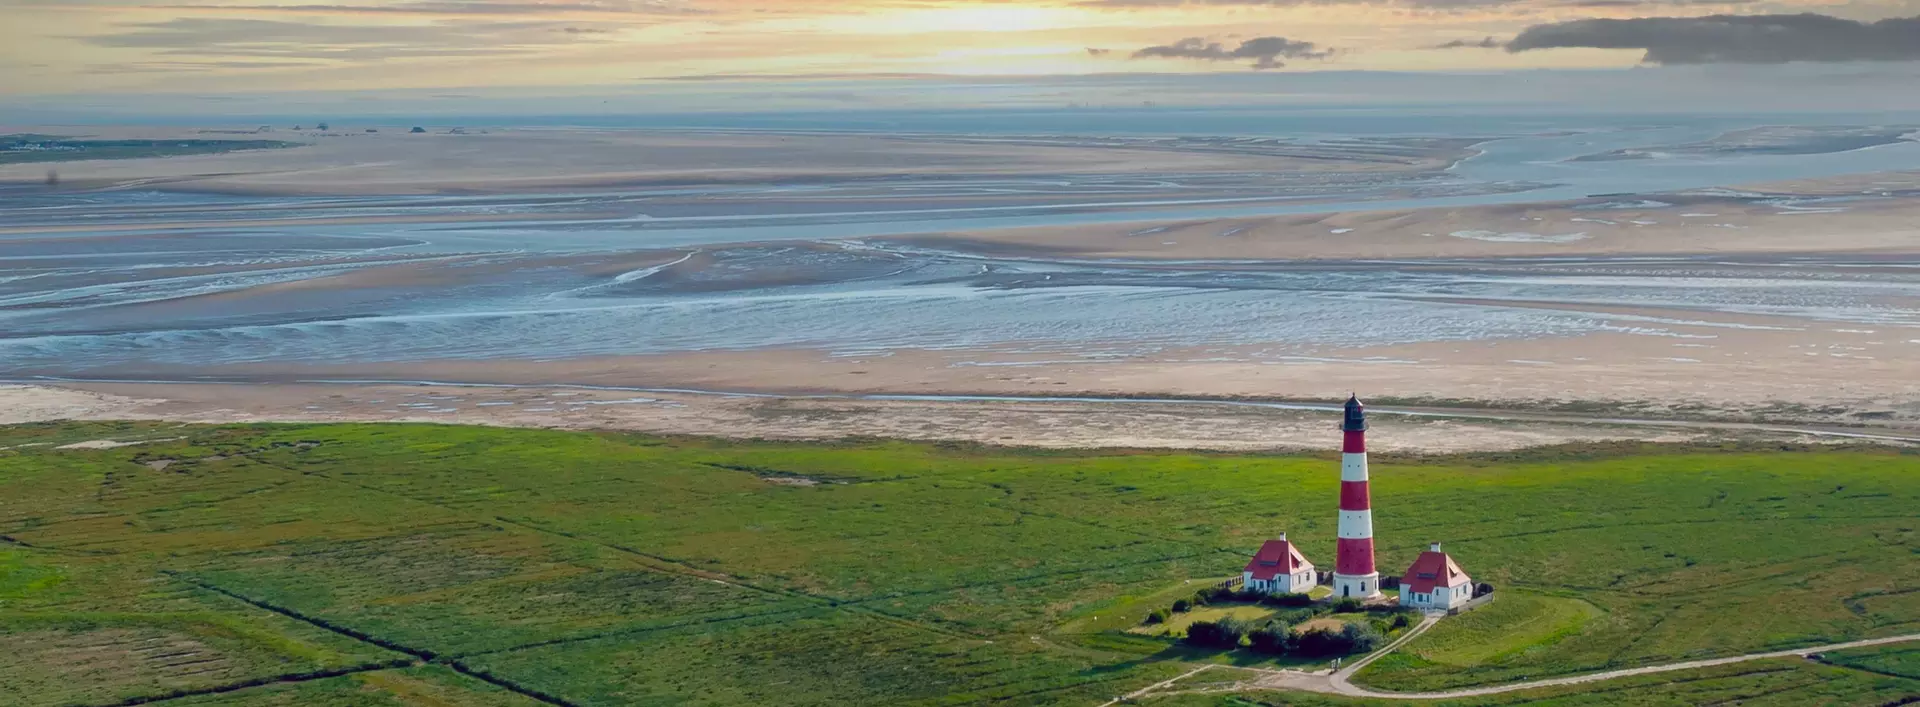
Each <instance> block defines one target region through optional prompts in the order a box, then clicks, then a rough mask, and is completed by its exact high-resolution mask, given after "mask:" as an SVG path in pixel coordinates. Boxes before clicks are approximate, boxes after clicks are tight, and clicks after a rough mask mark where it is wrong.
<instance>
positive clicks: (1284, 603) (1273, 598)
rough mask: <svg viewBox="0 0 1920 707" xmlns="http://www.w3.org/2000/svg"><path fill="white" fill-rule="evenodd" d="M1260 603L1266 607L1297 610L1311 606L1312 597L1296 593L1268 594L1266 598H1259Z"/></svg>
mask: <svg viewBox="0 0 1920 707" xmlns="http://www.w3.org/2000/svg"><path fill="white" fill-rule="evenodd" d="M1260 603H1261V604H1265V605H1267V606H1280V607H1287V608H1299V607H1303V606H1312V605H1313V597H1309V596H1307V595H1305V594H1300V593H1297V592H1296V593H1292V594H1268V595H1266V596H1262V597H1260Z"/></svg>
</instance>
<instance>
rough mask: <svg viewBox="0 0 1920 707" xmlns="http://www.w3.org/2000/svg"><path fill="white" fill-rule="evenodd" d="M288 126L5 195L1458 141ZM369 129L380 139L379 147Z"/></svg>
mask: <svg viewBox="0 0 1920 707" xmlns="http://www.w3.org/2000/svg"><path fill="white" fill-rule="evenodd" d="M332 127H333V129H332V130H329V131H320V130H317V129H313V128H311V127H308V128H307V129H305V130H297V131H296V130H292V129H290V128H288V127H286V126H282V127H279V128H275V129H272V130H268V131H265V132H255V129H253V128H228V129H222V130H208V129H189V128H159V127H118V126H58V125H53V126H47V125H37V126H15V125H0V135H5V134H41V135H59V136H72V137H76V138H91V139H145V140H165V139H188V138H191V139H201V140H207V139H231V140H243V139H244V140H276V141H283V142H290V143H296V144H298V145H299V146H298V147H293V148H288V149H270V150H248V151H242V152H231V153H224V154H213V155H199V156H186V157H168V158H156V159H125V160H82V161H68V162H57V163H27V164H0V184H5V183H8V182H13V183H19V184H38V183H40V182H42V181H43V180H44V179H45V175H46V174H47V171H48V170H49V169H52V170H56V171H58V172H59V173H60V176H61V181H62V184H63V185H65V186H66V188H80V189H93V188H114V189H128V188H149V189H164V190H175V191H195V192H210V193H223V194H245V195H257V196H291V195H306V196H351V195H380V196H395V195H422V194H532V193H543V192H570V191H579V190H590V189H611V188H635V187H648V186H654V187H671V186H677V185H689V184H705V185H714V184H743V185H756V184H766V183H770V182H785V183H797V184H804V183H808V182H814V181H822V180H839V181H844V180H883V179H890V178H915V177H926V176H932V175H973V176H992V175H1029V174H1035V173H1041V174H1046V173H1056V174H1067V175H1073V174H1102V173H1128V172H1132V173H1147V174H1151V173H1161V172H1171V173H1183V174H1236V173H1246V172H1289V173H1314V172H1329V171H1347V172H1361V173H1368V172H1378V173H1415V172H1430V171H1436V170H1440V169H1444V168H1446V167H1447V166H1448V165H1449V164H1451V163H1452V162H1453V161H1454V160H1457V159H1459V158H1461V157H1464V156H1465V155H1467V154H1469V153H1468V152H1467V145H1468V143H1466V142H1462V141H1451V142H1446V141H1433V144H1431V145H1427V144H1419V145H1415V146H1413V147H1409V148H1407V149H1405V150H1401V151H1400V153H1401V154H1399V155H1396V156H1392V157H1390V158H1382V157H1381V156H1380V155H1379V154H1377V153H1372V152H1368V153H1357V152H1356V153H1342V152H1341V151H1339V150H1337V149H1320V148H1300V149H1288V148H1264V149H1263V148H1260V147H1258V146H1255V147H1249V146H1246V145H1242V144H1236V143H1234V142H1233V141H1227V140H1208V139H1199V138H1194V139H1186V140H1172V139H1136V140H1119V139H1076V138H1067V137H1053V138H1027V139H1020V138H993V139H987V138H967V137H959V136H935V135H885V134H869V135H860V134H831V133H762V132H704V133H703V132H689V131H670V132H669V131H646V130H596V129H587V128H564V129H562V128H545V129H532V128H518V129H477V128H476V129H460V130H458V132H452V129H449V128H442V127H436V128H434V129H433V130H430V131H428V132H427V133H424V134H414V133H411V132H410V127H409V126H406V125H378V126H358V125H356V126H351V127H347V126H332ZM369 130H374V131H378V132H368V131H369Z"/></svg>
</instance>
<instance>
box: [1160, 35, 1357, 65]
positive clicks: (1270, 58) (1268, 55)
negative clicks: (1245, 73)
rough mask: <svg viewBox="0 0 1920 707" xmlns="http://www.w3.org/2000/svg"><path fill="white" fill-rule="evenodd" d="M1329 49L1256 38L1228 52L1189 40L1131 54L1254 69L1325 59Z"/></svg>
mask: <svg viewBox="0 0 1920 707" xmlns="http://www.w3.org/2000/svg"><path fill="white" fill-rule="evenodd" d="M1332 55H1333V52H1332V50H1323V49H1321V48H1320V47H1319V46H1318V45H1316V44H1314V43H1313V42H1303V41H1299V40H1293V39H1287V38H1286V37H1256V38H1254V39H1249V40H1247V41H1244V42H1241V43H1240V46H1238V47H1234V48H1232V49H1228V48H1227V46H1226V45H1224V44H1221V43H1219V42H1212V41H1208V40H1206V39H1205V38H1202V37H1188V38H1186V39H1182V40H1180V41H1178V42H1174V43H1172V44H1162V45H1158V46H1152V47H1147V48H1145V49H1141V50H1139V51H1136V52H1134V53H1133V58H1135V59H1197V60H1200V61H1249V60H1251V61H1252V62H1253V64H1252V67H1253V68H1255V69H1276V68H1279V67H1282V66H1286V63H1285V62H1283V61H1281V60H1282V59H1325V58H1327V57H1329V56H1332Z"/></svg>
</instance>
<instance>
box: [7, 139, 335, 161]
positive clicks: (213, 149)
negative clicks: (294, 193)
mask: <svg viewBox="0 0 1920 707" xmlns="http://www.w3.org/2000/svg"><path fill="white" fill-rule="evenodd" d="M29 147H34V148H45V149H29ZM289 147H300V143H294V142H283V141H279V140H76V139H71V138H63V137H56V136H52V135H0V164H19V163H27V162H73V161H78V160H134V159H146V158H153V157H181V156H185V155H217V154H221V153H225V152H236V151H239V150H277V149H285V148H289Z"/></svg>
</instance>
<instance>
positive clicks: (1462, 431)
mask: <svg viewBox="0 0 1920 707" xmlns="http://www.w3.org/2000/svg"><path fill="white" fill-rule="evenodd" d="M0 409H4V410H5V412H0V424H18V423H27V422H44V421H51V420H160V421H171V422H181V423H207V424H231V423H256V422H294V423H298V422H410V423H425V424H473V425H494V426H506V427H540V428H557V429H599V430H619V431H634V432H643V433H650V434H665V435H700V436H717V437H730V438H750V439H784V440H834V439H844V438H852V437H865V438H890V439H909V440H923V441H943V442H969V443H979V444H989V445H1004V446H1023V447H1047V448H1096V447H1118V448H1136V449H1156V448H1158V449H1197V450H1220V451H1261V450H1275V451H1297V450H1313V449H1324V448H1325V447H1326V446H1327V439H1328V438H1329V437H1330V435H1333V434H1335V433H1334V432H1332V430H1333V429H1334V427H1333V426H1334V423H1335V415H1334V414H1333V413H1330V412H1309V411H1296V410H1280V409H1263V408H1254V407H1235V406H1221V405H1211V404H1172V403H1138V402H1128V403H1086V402H1058V401H931V400H926V401H911V400H885V401H882V400H856V399H830V398H795V397H742V396H720V395H697V394H686V393H661V392H649V393H644V394H642V393H634V392H623V391H608V390H589V389H581V388H577V387H542V386H525V387H520V386H500V387H486V388H475V387H465V386H435V385H367V384H342V385H315V384H284V385H277V384H265V385H214V384H192V383H182V384H128V383H119V384H102V383H94V384H63V385H59V386H37V385H36V386H20V385H0ZM1467 414H1471V415H1477V416H1482V417H1483V418H1491V417H1495V416H1496V415H1498V414H1499V413H1492V412H1488V411H1477V412H1470V413H1467ZM1376 417H1377V418H1378V421H1377V422H1376V427H1377V429H1378V430H1379V434H1378V435H1377V438H1378V439H1379V440H1380V441H1379V442H1378V443H1377V444H1376V445H1375V447H1376V450H1377V451H1380V452H1385V453H1408V454H1435V453H1455V452H1479V451H1501V450H1509V449H1520V448H1526V447H1535V446H1540V445H1547V444H1563V443H1570V442H1600V441H1609V440H1633V441H1648V442H1684V441H1707V440H1718V441H1734V440H1780V441H1793V442H1809V443H1838V442H1846V441H1855V440H1852V439H1850V438H1845V437H1835V436H1825V435H1822V434H1814V433H1803V432H1795V431H1792V430H1790V429H1758V428H1745V427H1736V426H1727V427H1712V426H1702V427H1685V426H1681V427H1674V426H1650V425H1630V424H1597V423H1592V422H1582V421H1579V420H1564V421H1554V420H1549V419H1536V420H1526V419H1523V420H1502V419H1472V418H1449V417H1416V416H1406V415H1393V414H1388V413H1382V414H1379V415H1376ZM1817 431H1818V430H1813V432H1817ZM4 447H5V445H4V444H0V448H4Z"/></svg>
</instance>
